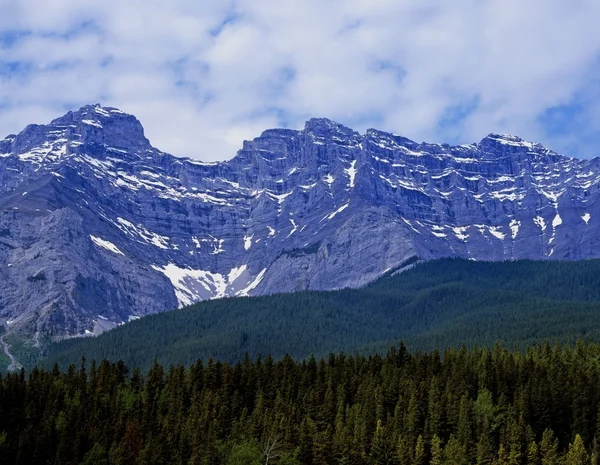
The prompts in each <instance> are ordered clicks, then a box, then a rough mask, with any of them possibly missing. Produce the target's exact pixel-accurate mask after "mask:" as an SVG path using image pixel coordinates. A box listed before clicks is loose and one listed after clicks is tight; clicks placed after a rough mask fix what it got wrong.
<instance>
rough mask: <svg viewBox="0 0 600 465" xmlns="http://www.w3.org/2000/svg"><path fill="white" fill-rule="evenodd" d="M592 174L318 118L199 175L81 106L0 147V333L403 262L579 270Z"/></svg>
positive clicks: (508, 152) (593, 218) (69, 332)
mask: <svg viewBox="0 0 600 465" xmlns="http://www.w3.org/2000/svg"><path fill="white" fill-rule="evenodd" d="M599 164H600V161H599V160H598V159H592V160H578V159H575V158H569V157H566V156H562V155H559V154H557V153H555V152H552V151H551V150H549V149H547V148H545V147H543V146H542V145H539V144H535V143H531V142H527V141H524V140H521V139H520V138H517V137H513V136H508V135H499V134H490V135H489V136H487V137H486V138H484V139H483V140H482V141H481V142H479V143H476V144H470V145H461V146H455V147H453V146H449V145H445V144H441V145H440V144H427V143H416V142H413V141H411V140H408V139H406V138H404V137H400V136H397V135H394V134H390V133H386V132H382V131H378V130H375V129H369V130H367V132H366V134H359V133H357V132H355V131H353V130H351V129H349V128H347V127H344V126H342V125H340V124H337V123H335V122H333V121H330V120H327V119H311V120H310V121H308V122H307V123H306V125H305V127H304V129H302V130H299V131H296V130H290V129H270V130H267V131H265V132H263V133H262V134H261V135H260V137H257V138H256V139H254V140H252V141H246V142H244V144H243V147H242V149H241V150H240V151H239V152H238V153H237V155H236V156H235V157H234V158H233V159H231V160H230V161H226V162H221V163H203V162H200V161H196V160H192V159H184V158H177V157H174V156H172V155H169V154H167V153H164V152H161V151H160V150H158V149H156V148H154V147H152V146H151V144H150V142H149V141H148V140H147V139H146V137H145V136H144V131H143V128H142V125H141V124H140V122H139V121H138V120H137V119H136V118H135V117H134V116H132V115H128V114H125V113H123V112H121V111H120V110H118V109H116V108H107V107H101V106H100V105H90V106H85V107H83V108H81V109H80V110H78V111H73V112H69V113H67V114H66V115H65V116H63V117H61V118H58V119H56V120H54V121H52V122H51V123H50V124H48V125H30V126H28V127H26V128H25V129H24V130H23V131H22V132H21V133H20V134H18V135H10V136H8V137H7V138H6V139H4V140H0V319H3V320H5V321H6V323H7V325H8V327H9V328H10V329H11V330H15V331H19V332H21V333H23V334H26V335H29V336H33V337H34V338H35V339H36V340H37V341H38V342H43V341H47V340H52V339H59V338H64V337H73V336H79V335H86V334H97V333H99V332H102V331H103V330H105V329H107V328H111V327H114V326H115V325H118V324H122V323H124V322H127V321H130V320H131V319H136V318H139V317H142V316H144V315H148V314H152V313H156V312H160V311H164V310H169V309H174V308H177V307H181V306H184V305H187V304H191V303H193V302H197V301H200V300H204V299H211V298H219V297H233V296H246V295H259V294H268V293H274V292H287V291H297V290H302V289H336V288H342V287H356V286H361V285H363V284H365V283H367V282H369V281H371V280H373V279H376V278H377V277H379V276H381V275H382V274H383V273H385V272H387V271H389V270H393V269H396V268H398V267H400V266H401V265H402V263H404V262H405V261H406V260H407V259H408V258H410V257H413V256H415V255H416V256H419V257H421V258H422V259H434V258H439V257H445V256H457V257H464V258H470V259H474V260H512V259H525V258H527V259H536V260H539V259H542V260H543V259H556V260H563V259H566V260H573V259H582V258H596V257H599V256H600V248H599V247H598V245H599V242H600V203H598V201H597V200H598V196H599V181H600V166H599Z"/></svg>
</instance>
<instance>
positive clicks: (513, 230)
mask: <svg viewBox="0 0 600 465" xmlns="http://www.w3.org/2000/svg"><path fill="white" fill-rule="evenodd" d="M520 226H521V222H520V221H519V220H510V224H509V225H508V227H509V228H510V236H511V237H512V238H513V239H514V238H515V237H517V234H519V227H520Z"/></svg>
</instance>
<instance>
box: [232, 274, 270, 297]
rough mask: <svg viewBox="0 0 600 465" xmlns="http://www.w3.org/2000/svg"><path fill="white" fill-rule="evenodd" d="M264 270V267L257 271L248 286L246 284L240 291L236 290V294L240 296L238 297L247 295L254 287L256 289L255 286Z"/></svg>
mask: <svg viewBox="0 0 600 465" xmlns="http://www.w3.org/2000/svg"><path fill="white" fill-rule="evenodd" d="M266 272H267V269H266V268H264V269H263V270H262V271H261V272H260V273H258V275H257V276H256V278H254V281H252V282H251V283H250V284H248V286H246V287H245V288H244V289H242V290H241V291H239V292H236V295H237V296H240V297H243V296H247V295H248V293H249V292H251V291H253V290H254V289H256V286H258V285H259V284H260V282H261V281H262V280H263V278H264V277H265V273H266Z"/></svg>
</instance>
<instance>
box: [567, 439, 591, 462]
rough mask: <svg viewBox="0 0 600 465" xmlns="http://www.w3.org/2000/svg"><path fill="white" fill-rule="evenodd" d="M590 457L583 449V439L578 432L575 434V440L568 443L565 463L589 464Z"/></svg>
mask: <svg viewBox="0 0 600 465" xmlns="http://www.w3.org/2000/svg"><path fill="white" fill-rule="evenodd" d="M589 463H590V457H589V455H588V453H587V451H586V450H585V445H584V444H583V439H582V438H581V436H580V435H579V434H577V435H575V440H574V441H573V442H572V443H571V444H570V445H569V452H567V455H566V456H565V465H589Z"/></svg>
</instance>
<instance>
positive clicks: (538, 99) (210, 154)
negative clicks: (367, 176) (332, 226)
mask: <svg viewBox="0 0 600 465" xmlns="http://www.w3.org/2000/svg"><path fill="white" fill-rule="evenodd" d="M0 12H1V14H0V136H1V137H3V136H4V135H7V134H9V133H13V132H18V131H20V130H21V129H23V127H24V126H25V125H26V124H28V123H31V122H36V123H45V122H48V121H49V120H51V119H53V118H55V117H57V116H59V115H61V114H63V113H64V112H65V111H66V110H69V109H76V108H78V107H79V106H81V105H84V104H88V103H101V104H103V105H107V106H116V107H118V108H120V109H122V110H123V111H126V112H128V113H133V114H135V115H136V116H137V117H138V118H139V119H140V120H141V121H142V124H143V125H144V127H145V129H146V135H147V136H148V138H149V139H150V140H151V142H152V143H153V145H155V146H156V147H158V148H160V149H161V150H164V151H167V152H170V153H173V154H174V155H179V156H189V157H193V158H199V159H203V160H219V159H227V158H231V157H232V156H234V155H235V152H236V151H237V150H238V149H239V148H240V147H241V145H242V140H244V139H251V138H253V137H256V136H258V135H259V134H260V133H261V132H262V130H264V129H266V128H271V127H280V126H285V127H292V128H301V127H302V126H303V124H304V121H305V120H306V119H308V118H310V117H328V118H331V119H334V120H336V121H339V122H341V123H343V124H346V125H348V126H350V127H352V128H354V129H356V130H359V131H361V132H362V131H364V130H366V129H367V128H369V127H375V128H378V129H383V130H387V131H390V132H394V133H397V134H401V135H403V136H406V137H409V138H411V139H414V140H418V141H421V140H426V141H430V142H447V143H469V142H474V141H478V140H480V139H481V138H483V137H484V136H485V135H486V134H488V133H490V132H499V133H510V134H514V135H518V136H520V137H523V138H525V139H528V140H533V141H536V142H542V143H544V144H545V145H547V146H548V147H549V148H551V149H553V150H556V151H558V152H561V153H565V154H567V155H571V156H577V157H592V156H600V150H599V149H598V147H599V146H600V144H599V142H600V28H598V27H597V25H596V23H597V19H598V18H599V17H600V2H598V1H597V0H573V1H569V2H566V1H564V0H527V1H523V0H455V1H453V2H448V1H444V0H436V1H434V0H419V1H415V0H348V1H345V0H304V1H302V2H281V1H276V0H252V1H250V0H241V1H199V0H171V1H169V2H163V1H155V0H145V1H141V0H127V1H123V0H103V1H102V2H97V1H95V0H77V1H76V0H53V1H52V2H48V1H46V0H0Z"/></svg>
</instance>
